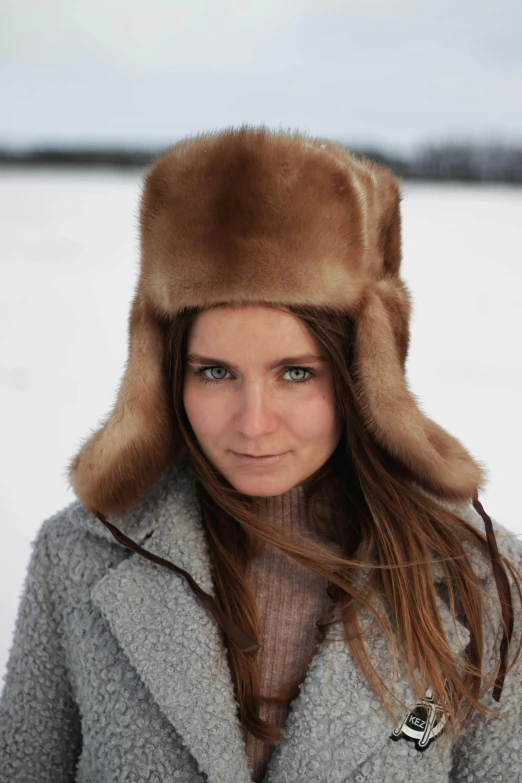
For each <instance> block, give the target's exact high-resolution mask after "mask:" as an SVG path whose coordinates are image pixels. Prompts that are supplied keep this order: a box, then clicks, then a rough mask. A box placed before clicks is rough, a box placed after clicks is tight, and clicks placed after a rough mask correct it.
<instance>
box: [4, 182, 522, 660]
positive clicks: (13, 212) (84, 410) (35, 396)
mask: <svg viewBox="0 0 522 783" xmlns="http://www.w3.org/2000/svg"><path fill="white" fill-rule="evenodd" d="M140 190H141V177H140V175H139V174H138V173H136V172H132V173H129V172H123V173H121V172H116V171H115V172H112V171H107V172H102V173H100V172H99V171H96V172H94V171H88V172H84V171H77V170H69V171H48V170H47V171H44V170H40V171H38V170H19V171H18V170H6V169H4V170H0V228H1V230H0V346H1V347H0V444H1V452H0V467H1V474H0V513H1V523H2V546H1V548H0V673H3V671H4V669H5V663H6V660H7V654H8V648H9V646H10V643H11V638H12V631H13V628H14V623H15V617H16V610H17V606H18V603H19V600H20V597H21V592H22V584H23V580H24V576H25V571H26V567H27V562H28V558H29V546H30V542H31V541H32V540H33V539H34V537H35V535H36V531H37V529H38V527H39V526H40V525H41V523H42V521H43V520H44V519H46V518H47V517H49V516H51V515H52V514H54V513H55V512H56V511H57V510H59V509H60V508H62V507H63V506H66V505H68V504H69V503H70V502H71V501H72V500H73V494H72V491H71V490H70V489H68V487H67V481H66V477H65V466H66V464H67V461H68V460H69V458H70V457H71V456H72V455H73V454H74V453H75V452H76V450H77V449H78V447H79V445H80V444H81V442H82V441H83V439H84V438H85V437H86V436H87V435H88V434H89V433H90V432H91V431H92V430H93V429H94V428H95V427H96V426H97V425H98V424H99V423H100V422H101V420H102V419H103V418H104V417H105V415H106V413H107V412H108V410H109V409H110V408H111V407H112V404H113V402H114V400H115V396H116V392H117V389H118V386H119V382H120V379H121V376H122V373H123V369H124V365H125V360H126V350H127V315H128V309H129V304H130V300H131V297H132V295H133V289H134V284H135V280H136V276H137V271H138V234H137V214H138V213H137V210H138V203H139V196H140ZM402 191H403V200H402V216H403V256H404V260H403V278H404V280H405V281H406V283H407V284H408V286H409V288H410V290H411V292H412V295H413V302H414V311H413V319H412V337H411V348H410V354H409V359H408V365H407V373H408V379H409V383H410V388H411V390H412V391H413V393H414V394H415V396H416V397H417V399H418V400H419V402H420V404H421V407H422V409H423V410H424V412H425V413H426V414H427V415H429V416H430V417H431V418H433V419H434V420H435V421H436V422H438V423H439V424H441V425H442V426H443V427H445V428H446V429H447V430H448V431H449V432H451V433H452V434H453V435H455V436H456V437H458V438H459V439H460V440H461V441H462V442H463V443H464V444H465V445H466V447H467V448H468V449H469V450H470V452H471V453H472V454H473V455H474V456H475V457H477V458H478V459H479V460H480V461H482V462H484V463H485V464H486V466H487V467H488V472H489V484H488V486H487V489H486V491H485V492H484V493H483V494H482V496H481V500H482V502H483V504H484V507H485V509H486V511H487V512H488V513H489V514H490V515H491V516H493V518H494V519H497V520H498V521H500V522H502V523H503V524H504V525H505V526H506V527H508V528H509V529H510V530H512V531H514V532H516V533H517V534H520V533H522V510H521V509H522V503H521V501H520V498H519V489H520V485H521V478H520V439H521V434H522V419H521V413H520V400H521V390H522V351H521V350H520V338H521V334H522V330H521V322H522V317H521V307H520V297H521V294H520V287H521V284H522V269H521V263H520V262H521V254H520V226H521V224H522V189H521V188H516V187H510V186H503V185H483V184H481V185H467V184H465V185H464V184H448V183H441V184H425V183H422V184H421V183H409V182H404V183H403V185H402Z"/></svg>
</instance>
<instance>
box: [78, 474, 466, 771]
mask: <svg viewBox="0 0 522 783" xmlns="http://www.w3.org/2000/svg"><path fill="white" fill-rule="evenodd" d="M465 511H466V514H467V515H468V517H469V516H471V518H473V514H476V512H474V509H473V508H472V507H471V506H470V509H469V510H468V509H465ZM468 511H469V513H468ZM459 513H461V511H459ZM476 516H477V517H478V514H477V515H476ZM468 517H467V518H468ZM108 519H109V521H111V522H113V524H115V525H116V526H117V527H119V529H120V530H122V531H124V532H125V533H126V534H127V535H128V536H129V537H131V538H133V539H134V540H135V541H136V543H138V544H140V546H143V548H145V549H147V550H148V551H150V552H153V553H154V554H157V555H159V556H161V557H164V558H166V559H168V560H170V561H171V562H173V563H175V564H176V565H178V566H180V567H181V568H184V569H185V570H187V571H188V572H189V573H190V574H191V575H192V576H193V577H194V579H195V580H196V582H198V584H199V585H200V586H201V587H202V588H203V590H205V591H206V592H208V593H210V594H211V595H214V589H213V583H212V575H211V570H210V564H209V558H208V550H207V546H206V539H205V535H204V530H203V526H202V521H201V513H200V508H199V501H198V497H197V492H196V483H195V475H194V473H193V471H192V468H191V467H190V465H189V464H188V463H182V464H181V465H180V466H178V467H176V468H171V469H169V471H167V472H166V473H165V474H164V475H163V476H162V477H161V479H160V480H159V481H158V482H157V484H156V485H155V486H154V488H153V490H152V491H151V492H150V493H149V494H148V495H147V496H146V497H145V498H143V499H142V500H141V501H140V502H139V503H138V504H136V505H135V506H133V507H132V508H131V509H129V510H127V511H125V512H124V513H122V514H118V515H108ZM479 520H480V517H479ZM71 521H72V522H73V524H75V525H80V526H82V527H83V528H87V529H88V530H89V531H90V532H91V533H93V534H95V535H97V536H101V537H102V538H105V539H107V540H109V541H111V543H113V544H115V545H117V546H119V544H116V542H115V539H114V538H113V536H112V535H111V533H110V532H109V531H108V530H107V529H106V528H105V527H104V526H103V525H102V523H101V522H100V521H99V520H98V519H97V518H96V517H94V516H93V515H91V514H88V513H87V512H86V511H85V510H84V509H83V508H82V507H81V506H80V505H79V504H73V507H72V510H71ZM473 523H477V520H473ZM91 598H92V600H93V602H94V603H95V604H96V606H97V607H98V608H99V610H100V611H101V612H102V614H103V616H104V617H105V618H106V620H107V621H108V623H109V625H110V627H111V631H112V633H113V634H114V635H115V636H116V638H117V639H118V642H119V644H120V646H121V648H122V650H123V651H124V653H125V654H126V655H127V657H128V659H129V661H130V663H131V664H132V665H133V666H134V668H135V669H136V671H137V672H138V674H139V675H140V677H141V679H142V680H143V682H144V683H145V685H146V686H147V687H148V688H149V690H150V692H151V695H152V697H153V698H154V700H155V701H156V703H157V704H158V706H159V707H160V709H161V710H162V712H163V714H164V715H165V716H166V718H167V719H168V720H169V721H170V722H171V723H172V724H173V725H174V727H175V729H176V731H177V732H178V733H179V734H180V735H181V737H182V738H183V741H184V743H185V745H186V746H187V748H188V749H189V751H190V753H191V754H192V756H193V757H194V758H195V759H196V761H197V763H198V765H199V768H200V770H201V771H203V772H204V773H205V774H206V775H207V776H208V780H209V781H212V783H248V782H249V781H250V780H251V778H250V773H249V769H248V760H247V756H246V752H245V745H244V741H243V735H242V730H241V726H240V723H239V719H238V715H237V704H236V702H235V698H234V693H233V686H232V680H231V674H230V669H229V667H228V663H227V658H226V653H225V651H224V648H223V646H222V642H221V634H220V631H219V628H218V626H217V624H216V622H215V620H214V619H213V618H212V617H211V615H210V614H209V613H208V611H207V610H206V609H205V607H204V606H203V605H202V604H201V603H200V601H198V599H197V598H196V596H195V595H194V593H193V592H192V590H191V589H190V588H189V586H188V585H187V583H186V581H185V579H184V578H183V577H181V576H179V575H177V574H174V573H172V572H171V571H169V570H167V569H166V568H164V567H162V566H158V565H156V564H154V563H151V562H150V561H148V560H146V559H145V558H143V557H142V556H141V555H139V554H136V553H132V554H131V555H130V557H128V558H126V559H124V560H123V561H122V562H120V563H119V565H117V566H116V567H114V568H112V569H111V570H110V571H108V572H107V573H106V574H105V575H104V576H103V577H102V578H101V579H100V580H99V581H98V582H97V583H96V584H95V585H94V587H93V588H92V590H91ZM439 609H440V611H441V618H442V622H443V625H444V628H445V631H446V634H447V636H448V638H449V639H450V640H451V641H452V644H458V645H459V646H460V645H462V644H464V645H465V644H466V643H467V640H468V639H469V634H468V631H467V630H466V629H465V628H464V626H462V625H461V624H460V623H458V622H457V625H456V626H455V625H454V623H453V620H452V618H451V614H450V613H449V610H448V609H447V607H446V605H445V604H444V602H443V601H440V603H439ZM362 619H363V623H365V622H370V617H369V616H368V617H366V618H365V617H364V616H363V618H362ZM336 633H337V634H338V630H336V628H335V627H334V628H333V629H330V632H329V634H328V635H327V638H326V639H325V641H324V642H323V644H322V646H321V647H320V649H319V651H318V653H317V654H316V656H315V658H314V659H313V661H312V662H311V664H310V667H309V669H308V672H307V676H306V678H305V681H304V682H303V684H302V686H301V689H300V692H299V694H298V696H297V697H296V699H295V700H294V701H293V702H292V705H291V709H290V712H289V716H288V720H287V723H286V726H285V730H284V735H283V741H282V742H281V744H280V745H279V746H278V747H277V748H276V750H275V752H274V754H273V756H272V758H271V760H270V764H269V767H268V773H267V776H266V778H265V779H266V780H269V781H270V783H283V781H286V780H290V779H292V780H294V779H295V780H297V779H304V780H311V779H313V780H314V781H317V783H327V781H330V780H331V779H332V770H333V768H332V764H334V767H335V768H336V769H337V768H338V773H339V775H340V776H341V774H342V775H344V776H347V775H349V774H350V772H351V771H353V770H354V769H355V768H356V767H357V766H358V765H359V764H360V763H362V761H364V759H365V758H367V757H368V756H369V755H370V754H372V753H373V752H378V750H379V748H380V747H383V746H384V745H385V744H386V743H387V742H388V740H389V735H390V732H391V729H392V728H393V726H392V725H391V723H390V719H389V717H388V716H387V714H386V712H385V711H384V709H383V708H382V707H381V706H380V702H378V700H377V697H376V696H375V694H374V693H373V691H372V689H371V688H370V686H369V684H368V682H367V681H366V678H365V676H364V675H363V673H362V672H361V671H360V669H359V667H358V665H357V664H356V662H355V661H354V660H353V658H352V655H351V652H350V650H349V648H348V646H347V645H346V644H344V643H343V642H340V641H332V640H333V639H334V638H335V637H336ZM367 644H368V647H369V649H370V654H371V656H372V660H373V661H374V662H378V664H379V666H380V672H381V673H382V676H383V677H384V678H385V680H387V679H388V678H389V675H390V674H391V666H392V661H391V656H390V653H389V645H388V641H387V639H386V638H385V637H384V635H383V634H382V633H381V632H380V631H379V630H378V629H376V630H375V632H373V631H372V633H371V634H370V635H369V638H368V642H367ZM394 691H395V694H396V695H397V696H398V698H400V699H401V700H402V701H403V702H404V703H405V704H413V702H414V696H413V693H412V691H411V689H410V686H409V684H408V682H407V679H406V677H405V676H404V675H402V674H401V673H400V672H399V674H398V679H397V681H396V686H395V688H394ZM365 713H367V714H366V715H365ZM321 715H323V716H324V717H325V718H327V717H328V720H318V716H321ZM361 721H363V722H364V726H363V725H362V723H361ZM303 743H304V745H305V746H306V748H307V751H306V753H304V754H303ZM320 758H324V759H325V760H327V761H325V762H324V763H321V764H320V765H319V768H316V763H317V759H320Z"/></svg>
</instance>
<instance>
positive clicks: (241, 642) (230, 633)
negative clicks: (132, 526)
mask: <svg viewBox="0 0 522 783" xmlns="http://www.w3.org/2000/svg"><path fill="white" fill-rule="evenodd" d="M92 513H93V514H94V516H96V517H97V518H98V519H99V520H100V522H102V523H103V524H104V525H105V527H106V528H107V529H108V530H109V531H110V532H111V533H112V535H113V536H114V538H115V539H116V541H118V542H119V543H120V544H123V546H125V547H127V548H128V549H132V551H133V552H136V553H137V554H138V555H142V556H143V557H145V558H147V560H151V561H152V562H153V563H157V565H161V566H164V567H165V568H168V569H169V571H174V573H175V574H181V576H184V577H185V579H186V580H187V582H188V585H189V587H190V588H191V590H192V591H193V593H194V594H195V595H196V597H197V598H199V600H200V601H201V603H202V604H203V605H204V606H205V607H206V608H207V609H208V611H209V612H210V614H211V615H212V616H213V617H214V619H215V620H216V622H217V623H218V625H219V627H220V628H221V629H222V631H223V633H224V634H225V635H226V636H227V637H228V638H229V639H230V640H231V641H233V642H234V643H235V644H237V646H238V647H240V648H241V649H242V650H243V651H244V652H256V651H257V650H258V649H259V646H260V645H259V643H258V642H257V641H256V640H255V639H253V638H252V636H250V635H249V634H247V633H246V632H245V631H243V630H242V629H241V628H240V627H239V626H238V625H236V623H235V622H234V621H233V620H232V619H231V618H230V617H229V616H228V615H227V614H225V612H223V610H222V609H221V608H220V607H219V606H218V605H217V602H216V600H215V599H214V598H213V597H212V596H211V595H209V594H208V593H206V592H205V591H204V590H202V589H201V587H200V586H199V585H198V583H197V582H196V581H195V580H194V579H193V578H192V576H191V575H190V574H189V573H188V571H185V570H184V569H183V568H179V566H176V565H174V563H171V562H169V561H168V560H165V559H164V558H163V557H159V555H155V554H153V553H152V552H148V551H147V550H146V549H142V547H140V546H139V545H138V544H137V543H136V542H135V541H133V540H132V539H131V538H128V536H126V535H125V534H124V533H122V532H121V530H119V529H118V528H117V527H116V526H115V525H113V524H112V522H109V521H108V519H107V517H106V516H105V515H104V514H102V513H101V511H96V510H95V509H92Z"/></svg>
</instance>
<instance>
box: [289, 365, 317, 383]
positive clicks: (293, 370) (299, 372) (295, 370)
mask: <svg viewBox="0 0 522 783" xmlns="http://www.w3.org/2000/svg"><path fill="white" fill-rule="evenodd" d="M287 373H289V374H290V375H291V376H292V377H291V378H290V379H289V380H290V381H295V382H296V383H306V382H307V381H309V380H310V379H311V374H312V370H310V369H309V368H307V367H289V368H288V370H287V371H286V372H285V375H286V374H287ZM303 373H308V377H304V376H303ZM296 376H297V377H296ZM283 377H284V376H283Z"/></svg>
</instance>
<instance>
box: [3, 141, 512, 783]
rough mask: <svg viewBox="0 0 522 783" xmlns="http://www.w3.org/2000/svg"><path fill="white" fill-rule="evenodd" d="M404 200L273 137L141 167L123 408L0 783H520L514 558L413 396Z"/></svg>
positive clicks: (46, 540)
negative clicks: (136, 270) (481, 782)
mask: <svg viewBox="0 0 522 783" xmlns="http://www.w3.org/2000/svg"><path fill="white" fill-rule="evenodd" d="M399 202H400V191H399V182H398V180H397V179H396V178H395V177H394V175H393V174H392V172H391V171H390V170H389V169H388V168H386V167H383V166H379V165H377V164H375V163H373V162H371V161H369V160H366V159H358V158H356V157H354V156H352V155H350V154H349V153H347V152H346V151H344V150H343V149H341V148H340V147H338V146H336V145H333V144H330V143H326V142H322V141H317V140H313V139H308V138H306V137H305V136H303V135H299V134H294V135H287V134H282V133H275V132H270V131H267V130H266V129H264V128H260V129H249V128H241V129H239V130H235V131H234V130H227V131H225V132H223V133H219V134H217V133H216V134H205V135H200V136H198V137H196V138H193V139H187V140H185V141H184V142H183V143H181V144H179V145H177V146H175V147H173V148H172V149H170V150H169V151H167V152H166V153H165V154H164V155H163V156H162V157H160V158H159V159H158V160H157V161H156V162H155V164H154V165H153V166H152V167H151V169H150V170H149V172H148V173H147V175H146V178H145V185H144V191H143V198H142V205H141V270H140V278H139V283H138V286H137V290H136V294H135V297H134V301H133V304H132V308H131V313H130V320H129V359H128V363H127V368H126V372H125V375H124V377H123V380H122V384H121V388H120V391H119V395H118V398H117V401H116V404H115V407H114V409H113V411H112V413H111V415H110V416H109V417H108V419H107V420H106V422H105V423H104V424H103V426H102V427H101V428H100V429H99V430H98V431H97V432H95V433H94V434H93V435H92V436H91V437H90V438H89V439H88V440H87V441H86V442H85V443H84V445H83V446H82V448H81V449H80V451H79V453H78V454H77V455H76V457H75V458H74V459H73V460H72V461H71V464H70V478H71V483H72V486H73V488H74V490H75V492H76V494H77V496H78V502H76V503H73V504H72V505H71V506H70V507H68V508H66V509H64V510H63V511H61V512H59V513H57V514H56V515H55V516H54V517H53V518H52V519H49V520H47V521H46V522H45V523H44V524H43V525H42V527H41V529H40V532H39V534H38V536H37V538H36V541H35V542H34V548H33V553H32V558H31V563H30V566H29V570H28V575H27V580H26V585H25V590H24V595H23V598H22V601H21V605H20V609H19V615H18V620H17V625H16V632H15V638H14V643H13V646H12V649H11V652H10V660H9V665H8V671H7V679H6V683H5V688H4V692H3V698H2V703H1V710H0V754H1V761H2V763H1V772H0V780H1V781H4V780H5V781H7V780H9V781H10V783H14V782H15V781H24V782H25V781H29V780H34V781H36V780H37V781H39V782H40V783H42V782H43V781H53V783H57V781H71V780H75V781H81V782H82V783H87V782H89V783H91V782H92V783H94V781H96V783H109V781H111V782H112V781H118V782H120V781H144V780H150V781H171V780H177V781H187V782H189V781H190V783H195V782H196V781H204V780H207V781H210V782H211V783H246V782H247V781H249V780H255V781H270V783H283V781H285V783H292V782H293V781H295V782H296V783H297V781H314V783H315V782H316V781H317V782H319V781H321V782H324V783H326V782H328V783H341V781H345V783H347V782H348V781H376V780H379V781H381V780H382V781H387V780H390V781H392V780H393V781H396V780H401V781H418V780H422V781H432V782H437V783H439V782H442V781H471V780H475V779H477V778H481V779H487V780H494V779H495V780H510V781H511V780H517V779H520V776H521V774H522V761H521V756H520V750H521V747H522V744H521V740H520V729H521V717H520V697H521V696H522V680H521V675H520V669H519V668H515V663H516V662H517V661H518V659H519V657H520V626H521V617H520V596H521V594H520V581H521V579H522V575H521V573H520V566H521V563H522V556H521V546H520V544H519V543H518V542H517V541H516V540H515V539H514V538H509V537H508V536H505V537H500V536H499V545H500V550H501V551H500V553H499V551H498V549H497V543H496V540H495V536H494V533H493V528H492V526H491V520H490V519H489V517H488V516H487V514H486V513H485V512H484V510H483V508H482V506H481V504H480V501H479V500H478V492H479V490H480V489H481V488H482V486H483V483H484V474H483V469H482V467H481V466H480V465H479V464H478V463H477V462H476V461H475V460H474V459H473V458H472V457H471V456H470V454H469V453H468V452H467V451H466V449H465V448H464V447H463V446H462V445H461V444H460V443H459V442H458V441H457V440H456V439H455V438H453V437H452V436H451V435H450V434H448V433H447V432H446V431H445V430H443V429H442V428H441V427H439V426H438V425H437V424H435V423H434V422H432V421H430V420H429V419H428V418H427V417H426V416H424V414H423V413H422V412H421V411H420V410H419V408H418V407H417V404H416V401H415V398H414V397H413V396H412V395H411V393H410V392H409V390H408V388H407V384H406V380H405V375H404V366H405V361H406V355H407V350H408V342H409V315H410V301H409V294H408V292H407V290H406V288H405V286H404V284H403V283H402V281H401V279H400V277H399V267H400V260H401V238H400V210H399ZM484 525H485V530H486V533H487V535H485V534H484V532H483V531H484ZM496 530H497V533H498V532H499V531H500V532H504V534H505V532H506V531H503V528H500V526H496Z"/></svg>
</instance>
